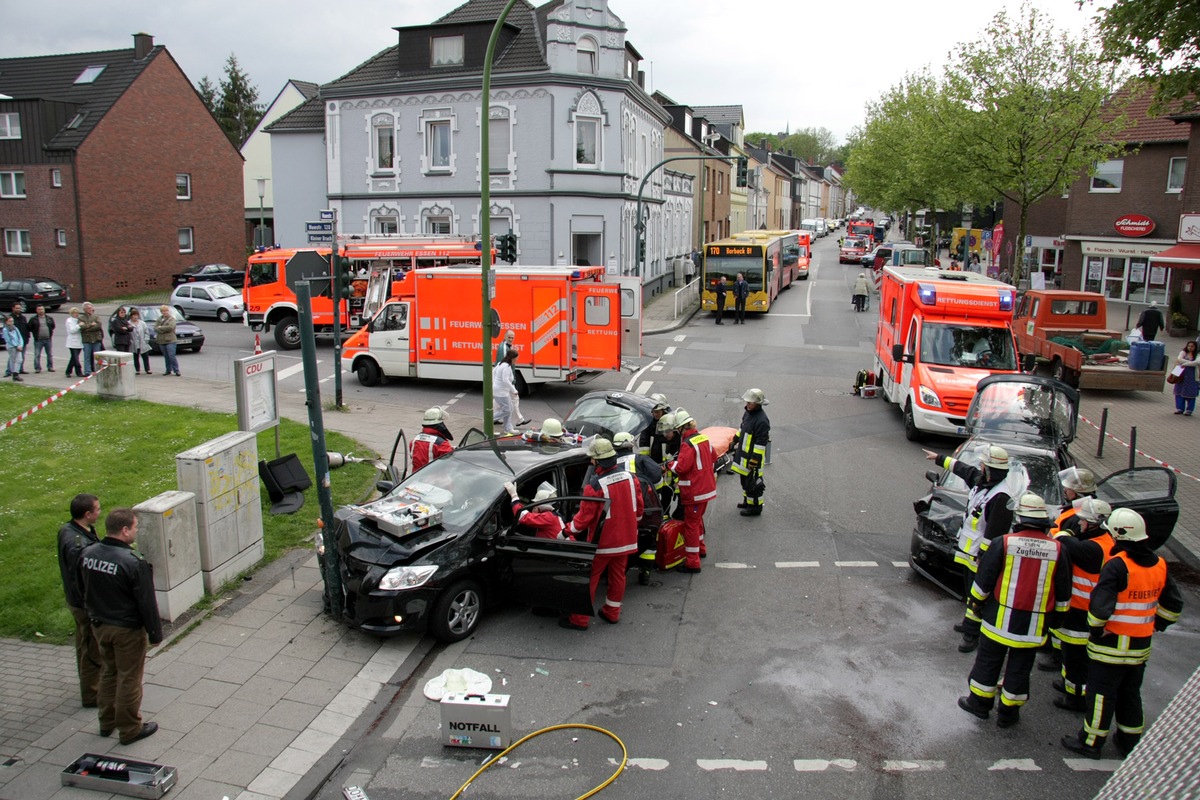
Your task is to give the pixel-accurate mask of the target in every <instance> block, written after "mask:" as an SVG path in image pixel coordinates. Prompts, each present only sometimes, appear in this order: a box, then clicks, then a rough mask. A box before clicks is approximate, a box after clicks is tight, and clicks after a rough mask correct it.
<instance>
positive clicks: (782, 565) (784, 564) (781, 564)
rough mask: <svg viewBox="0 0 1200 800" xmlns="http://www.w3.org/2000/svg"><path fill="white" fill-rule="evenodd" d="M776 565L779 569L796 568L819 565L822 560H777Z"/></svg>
mask: <svg viewBox="0 0 1200 800" xmlns="http://www.w3.org/2000/svg"><path fill="white" fill-rule="evenodd" d="M775 566H776V567H777V568H779V569H795V568H799V567H819V566H821V562H820V561H776V562H775Z"/></svg>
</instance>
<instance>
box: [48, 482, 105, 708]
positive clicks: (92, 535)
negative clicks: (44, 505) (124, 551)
mask: <svg viewBox="0 0 1200 800" xmlns="http://www.w3.org/2000/svg"><path fill="white" fill-rule="evenodd" d="M98 519H100V499H99V498H98V497H96V495H94V494H77V495H75V497H73V498H72V499H71V521H70V522H68V523H67V524H66V525H63V526H62V527H61V528H59V529H58V571H59V574H61V575H62V582H63V593H64V594H66V596H67V610H68V611H70V612H71V616H72V617H74V618H75V666H76V669H77V670H78V672H79V700H80V702H81V703H82V705H83V707H84V708H95V707H96V690H97V688H98V687H99V685H100V649H99V647H97V645H96V636H95V634H93V633H92V622H91V620H90V619H88V615H87V611H86V610H85V609H84V604H83V584H82V583H80V580H79V577H80V576H79V556H80V555H81V554H82V553H83V550H84V548H85V547H87V546H88V545H92V544H95V543H96V542H98V541H100V537H98V536H97V535H96V520H98Z"/></svg>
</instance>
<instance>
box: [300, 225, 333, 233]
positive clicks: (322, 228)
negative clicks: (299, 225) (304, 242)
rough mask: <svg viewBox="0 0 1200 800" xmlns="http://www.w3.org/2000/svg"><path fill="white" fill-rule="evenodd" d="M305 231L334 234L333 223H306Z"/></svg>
mask: <svg viewBox="0 0 1200 800" xmlns="http://www.w3.org/2000/svg"><path fill="white" fill-rule="evenodd" d="M304 230H306V231H308V232H309V233H333V223H332V222H306V223H304Z"/></svg>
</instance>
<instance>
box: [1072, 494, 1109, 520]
mask: <svg viewBox="0 0 1200 800" xmlns="http://www.w3.org/2000/svg"><path fill="white" fill-rule="evenodd" d="M1078 502H1079V506H1078V507H1077V508H1076V509H1075V513H1076V514H1078V515H1079V517H1080V518H1081V519H1086V520H1087V521H1088V522H1091V523H1095V524H1100V525H1103V524H1104V520H1106V519H1108V515H1109V514H1111V513H1112V506H1110V505H1109V504H1108V503H1106V502H1104V501H1103V500H1101V499H1099V498H1097V497H1085V498H1083V499H1082V500H1080V501H1078Z"/></svg>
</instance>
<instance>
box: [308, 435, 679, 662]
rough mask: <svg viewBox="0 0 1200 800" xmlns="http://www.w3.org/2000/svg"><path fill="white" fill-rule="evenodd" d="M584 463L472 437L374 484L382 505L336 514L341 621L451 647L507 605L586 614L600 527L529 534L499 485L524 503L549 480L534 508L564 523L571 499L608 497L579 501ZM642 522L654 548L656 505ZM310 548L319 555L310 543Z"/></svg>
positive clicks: (582, 458)
mask: <svg viewBox="0 0 1200 800" xmlns="http://www.w3.org/2000/svg"><path fill="white" fill-rule="evenodd" d="M589 465H590V459H589V458H588V457H587V455H586V453H585V451H584V448H582V447H580V446H579V445H578V444H575V443H571V444H550V443H543V442H538V441H532V440H530V439H527V438H526V437H522V436H504V437H500V438H495V439H485V438H484V437H483V435H482V434H481V433H479V432H478V431H475V430H472V431H468V433H467V434H466V435H464V436H463V438H462V443H461V444H460V446H459V447H458V448H456V449H455V450H454V451H453V452H451V453H449V454H447V455H445V456H442V457H441V458H438V459H435V460H434V461H432V462H430V463H429V464H427V465H426V466H425V467H423V468H422V469H420V470H419V471H417V472H416V473H414V474H412V475H410V476H408V477H406V478H404V479H403V480H401V481H400V482H399V483H398V484H396V485H394V486H393V485H390V484H388V483H384V484H381V488H382V489H386V490H387V492H386V494H385V495H384V496H383V497H382V498H380V499H378V500H375V501H373V502H371V503H367V504H364V505H353V506H346V507H343V508H341V509H339V510H338V511H337V512H336V514H335V523H334V539H335V541H336V543H337V552H338V558H339V572H340V575H341V580H342V589H343V598H342V599H343V616H344V619H345V621H346V622H347V623H349V624H350V625H351V626H353V627H355V628H358V629H360V630H363V631H367V632H369V633H374V634H380V635H390V634H397V633H403V632H412V631H416V632H420V631H425V630H428V632H429V633H430V634H432V635H433V636H434V637H435V638H437V639H440V640H441V641H445V642H454V641H459V640H460V639H464V638H466V637H467V636H470V635H471V634H473V633H474V632H475V631H476V629H477V628H478V625H479V622H480V620H481V619H482V617H483V615H484V614H485V612H486V611H487V610H489V609H491V608H494V607H497V606H499V605H502V604H504V603H507V602H515V603H525V604H529V605H532V606H537V607H540V608H548V609H552V610H554V611H557V612H558V613H560V614H593V613H594V612H593V606H592V598H591V596H590V587H589V582H590V577H591V569H592V559H593V558H594V556H595V551H596V542H597V541H598V540H599V535H600V530H601V528H600V527H598V528H597V530H595V531H593V532H592V533H591V536H590V537H589V539H588V541H574V540H571V539H544V538H537V537H535V536H533V535H532V534H531V533H528V532H525V531H522V530H521V529H520V528H519V526H518V525H517V524H516V520H515V518H514V516H513V513H512V505H511V502H510V500H509V497H508V494H507V492H506V491H505V489H504V484H505V483H506V482H508V481H512V482H514V483H515V484H516V486H517V493H518V495H519V496H520V497H522V498H532V497H533V496H534V495H535V494H536V492H537V488H538V487H539V486H540V485H541V484H542V483H543V482H545V483H549V484H550V485H551V486H554V487H555V489H556V491H557V493H558V497H557V498H554V499H551V500H548V501H544V502H543V503H539V504H536V505H539V506H540V505H549V506H551V507H553V508H554V509H555V510H556V511H557V512H558V513H559V514H560V515H561V516H562V517H563V519H564V520H569V519H570V518H571V517H572V516H574V514H575V512H576V511H577V510H578V509H579V507H580V504H581V503H585V502H607V501H599V500H596V499H589V498H584V497H583V496H582V485H583V480H584V476H585V474H586V473H587V470H588V466H589ZM650 494H653V492H652V491H651V492H650ZM533 505H535V504H534V503H532V502H531V501H530V502H527V503H526V507H530V506H533ZM642 522H643V527H646V528H647V531H646V532H641V531H640V532H639V540H641V539H643V538H645V539H646V540H647V541H653V538H654V536H656V535H657V529H658V526H659V525H661V522H662V511H661V509H660V508H658V507H657V504H656V505H655V506H654V508H648V509H647V512H646V514H645V515H644V516H643V520H642ZM602 525H603V522H601V526H602ZM651 528H652V529H653V531H652V533H651V532H650V531H649V529H651ZM318 552H319V553H320V555H321V557H322V558H324V553H323V551H322V548H321V546H320V545H318Z"/></svg>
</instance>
